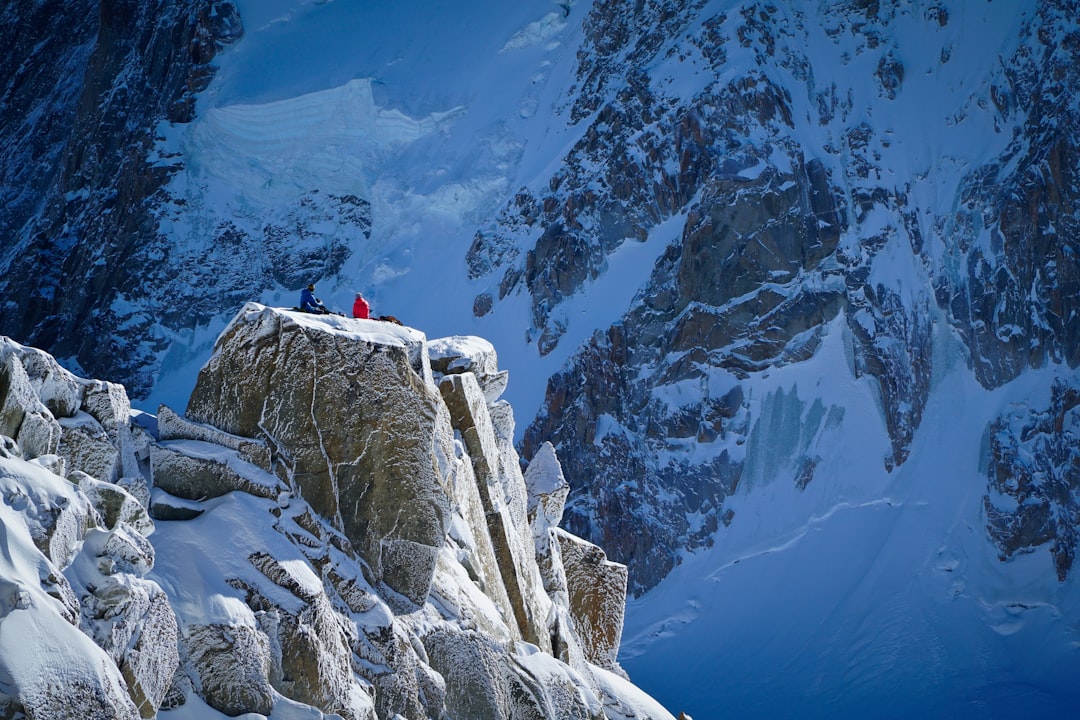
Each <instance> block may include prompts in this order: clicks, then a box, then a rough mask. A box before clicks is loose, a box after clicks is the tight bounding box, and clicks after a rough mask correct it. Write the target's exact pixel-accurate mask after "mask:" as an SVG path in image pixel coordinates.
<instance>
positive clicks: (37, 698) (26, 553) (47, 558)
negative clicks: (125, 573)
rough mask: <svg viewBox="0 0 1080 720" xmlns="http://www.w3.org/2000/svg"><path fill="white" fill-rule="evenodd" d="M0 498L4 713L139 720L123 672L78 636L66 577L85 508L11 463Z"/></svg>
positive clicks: (26, 466)
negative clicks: (65, 569)
mask: <svg viewBox="0 0 1080 720" xmlns="http://www.w3.org/2000/svg"><path fill="white" fill-rule="evenodd" d="M0 493H2V496H3V502H0V547H3V548H4V552H3V553H2V557H0V670H2V672H0V675H2V685H3V688H2V690H3V699H0V709H3V711H4V712H5V713H6V716H8V717H24V716H25V717H29V718H56V719H57V720H76V718H89V717H102V718H117V719H121V720H135V718H138V717H139V713H138V711H137V710H136V707H135V705H134V704H133V702H132V700H131V698H130V697H129V696H128V693H127V691H126V686H125V681H124V680H123V678H122V676H121V671H120V670H119V668H118V667H117V665H116V664H115V662H114V661H113V660H112V659H111V658H110V657H109V656H108V655H107V654H106V652H105V651H104V650H103V649H102V648H100V647H98V646H97V645H95V644H94V642H93V641H92V640H91V638H90V637H88V636H87V635H85V634H83V632H82V631H80V629H79V627H80V623H79V612H80V602H79V601H78V600H77V599H76V597H75V592H74V591H73V589H72V586H71V585H70V584H69V583H68V580H67V578H65V576H64V575H63V574H62V569H64V568H69V572H70V567H71V564H72V561H73V560H75V558H76V556H77V555H79V554H80V553H79V549H80V547H81V545H82V540H83V537H84V533H85V531H86V526H87V521H88V518H89V517H90V515H89V512H90V510H91V508H90V504H89V502H88V501H87V500H86V498H85V497H84V496H82V495H81V493H80V492H79V490H78V489H77V488H76V487H75V486H73V485H71V484H70V483H68V482H67V481H66V480H64V479H63V478H60V477H57V476H56V475H54V474H52V473H51V472H49V471H47V470H46V469H44V468H42V467H41V466H39V465H37V464H34V463H29V462H25V461H23V460H20V459H18V458H11V457H7V458H0ZM85 562H90V563H92V562H93V561H92V559H91V558H89V557H87V558H86V560H85ZM82 564H84V561H83V560H79V561H77V562H76V563H75V565H82Z"/></svg>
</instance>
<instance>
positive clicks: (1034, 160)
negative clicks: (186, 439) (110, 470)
mask: <svg viewBox="0 0 1080 720" xmlns="http://www.w3.org/2000/svg"><path fill="white" fill-rule="evenodd" d="M53 5H54V4H49V3H31V2H22V3H16V4H14V5H11V6H10V7H9V8H7V9H6V10H5V11H4V13H5V20H9V22H6V23H5V24H4V29H3V30H0V32H2V33H6V35H4V36H2V37H3V39H4V40H5V41H6V42H8V46H10V47H15V48H18V52H16V53H12V54H11V55H10V56H9V57H8V58H6V59H5V60H3V62H5V63H7V65H6V66H5V70H7V72H6V73H5V77H7V78H8V80H7V84H6V86H5V90H4V92H3V96H2V97H3V112H2V113H0V123H2V124H0V136H2V137H3V138H4V144H3V147H2V148H0V168H2V172H0V184H2V187H3V192H4V197H5V199H6V200H7V199H8V198H10V201H7V202H5V203H4V207H3V208H0V234H2V235H3V237H4V238H5V244H4V246H3V250H2V252H3V254H2V255H0V267H3V268H4V274H3V277H2V279H0V288H2V290H3V295H4V302H5V304H4V305H3V311H2V312H3V315H2V317H0V332H3V333H7V334H10V335H12V336H14V337H15V338H16V339H18V340H20V341H22V342H26V343H30V344H35V345H40V346H42V347H45V348H47V349H49V350H50V351H52V352H54V353H55V354H57V355H58V356H59V357H60V358H61V359H62V360H63V362H64V363H65V364H67V365H68V366H70V367H73V368H76V369H79V368H81V369H83V371H84V373H85V374H90V375H94V376H99V377H109V378H110V379H114V380H119V381H123V382H125V383H127V384H128V386H129V387H130V388H131V391H132V393H133V395H134V396H135V397H136V398H137V400H136V402H137V403H140V402H141V403H143V406H144V407H145V408H147V409H148V410H150V411H156V407H157V404H158V403H159V402H162V401H164V402H167V403H169V404H172V405H174V406H180V405H183V404H184V403H185V402H186V400H187V396H188V393H189V392H190V390H191V388H192V386H193V384H194V378H195V374H196V371H197V370H198V368H199V367H200V366H201V365H202V364H203V363H204V362H205V361H206V359H207V358H208V357H209V355H210V348H211V345H212V343H213V340H214V338H215V337H217V335H218V333H219V331H220V330H221V329H223V328H224V327H225V325H226V323H227V322H228V320H229V319H230V318H231V317H233V315H234V314H235V312H236V310H237V308H238V307H240V306H241V305H242V304H243V303H244V302H246V301H248V300H259V301H261V302H263V303H266V304H269V305H278V306H289V305H292V304H294V303H295V302H296V299H295V298H296V293H297V291H298V289H299V288H300V287H302V286H303V285H305V284H306V283H307V282H309V281H314V282H317V283H318V285H319V293H320V294H321V296H322V297H323V299H324V300H326V301H327V302H328V303H329V304H330V305H331V306H333V307H335V308H337V309H341V310H345V309H346V308H347V307H348V306H349V303H351V299H352V296H353V293H354V292H355V291H356V290H362V291H364V293H365V294H366V295H367V296H368V297H369V298H370V299H372V300H373V302H374V305H375V307H376V312H377V313H392V314H394V315H396V316H398V317H401V318H402V319H404V320H405V321H406V322H407V323H409V324H412V325H415V326H418V327H421V328H424V329H426V330H428V331H429V333H431V334H437V335H449V334H470V335H481V336H483V337H486V338H488V339H489V340H491V341H492V342H493V343H494V345H495V346H496V347H497V348H498V350H499V355H500V364H501V366H502V367H503V368H506V369H508V370H509V372H510V374H511V376H512V378H513V380H512V382H511V383H510V385H509V387H508V389H507V397H508V399H509V400H510V401H511V403H512V404H513V406H514V407H515V408H516V409H517V412H518V415H519V417H521V418H524V420H525V421H524V422H522V423H521V428H522V429H521V431H520V432H519V435H518V437H517V442H518V447H519V449H520V452H521V454H522V455H523V457H524V458H525V459H531V458H532V457H533V455H534V454H535V453H537V452H539V449H540V448H542V447H544V443H547V442H550V443H553V444H554V446H555V447H556V448H557V450H558V454H559V456H560V458H562V460H563V467H564V469H565V471H566V476H567V479H568V480H569V482H570V485H571V488H572V489H571V492H570V497H569V499H568V501H567V502H568V504H567V514H566V518H565V521H564V525H565V526H566V528H567V529H568V530H569V531H571V532H573V533H575V534H577V535H580V536H581V537H584V538H586V539H588V540H590V541H592V542H594V543H596V544H597V545H599V546H600V547H602V548H604V549H605V550H606V551H607V552H608V553H609V554H610V555H611V557H612V559H614V560H616V561H619V562H623V563H626V564H627V566H628V568H629V587H630V589H631V592H632V594H634V595H636V596H639V597H638V598H637V599H636V600H635V601H634V602H632V603H631V605H630V607H629V610H628V616H627V628H626V642H625V643H624V664H625V665H626V667H627V668H629V669H630V671H631V675H632V677H634V678H635V680H636V681H638V682H640V683H642V685H643V686H644V687H646V688H647V689H648V690H650V691H651V692H653V694H655V695H656V696H657V697H658V698H659V699H661V700H662V701H663V702H665V703H666V704H667V705H668V706H670V707H675V708H686V709H687V710H688V711H689V712H691V713H692V714H693V713H695V712H697V713H699V714H705V715H706V716H708V715H710V714H712V715H719V714H721V713H722V712H724V711H725V710H727V711H730V712H732V713H734V714H745V715H748V716H776V715H783V714H785V709H790V708H797V710H798V712H799V714H802V715H806V714H810V715H813V714H815V713H818V714H822V715H825V714H841V715H851V714H858V715H867V714H869V715H889V714H890V713H891V714H893V715H895V716H897V717H907V716H911V715H912V714H922V715H931V716H933V715H940V716H942V717H945V716H949V717H952V716H956V715H957V714H959V715H965V714H968V715H976V714H980V713H982V714H984V715H993V714H994V713H998V714H1000V715H1001V716H1016V715H1024V714H1025V713H1030V714H1032V715H1038V714H1039V713H1040V712H1042V713H1043V715H1044V716H1062V717H1065V716H1068V713H1069V710H1068V709H1069V708H1071V707H1075V706H1076V703H1077V702H1078V697H1077V691H1076V689H1075V688H1076V687H1077V685H1078V683H1077V682H1076V680H1077V679H1078V678H1080V656H1078V654H1077V653H1078V651H1077V647H1078V646H1077V638H1076V628H1077V627H1078V626H1080V625H1078V623H1080V617H1078V614H1080V602H1077V600H1078V598H1077V596H1076V593H1077V590H1076V579H1075V571H1074V570H1073V568H1072V565H1073V560H1074V557H1075V552H1076V544H1077V537H1078V535H1077V532H1078V531H1077V526H1078V524H1080V508H1078V501H1077V495H1078V492H1080V475H1078V474H1077V471H1076V467H1077V465H1076V463H1077V457H1078V452H1080V450H1078V441H1077V426H1078V423H1080V411H1078V410H1077V409H1076V408H1077V388H1078V387H1080V375H1078V373H1077V366H1078V364H1080V319H1078V318H1080V315H1078V313H1077V299H1078V298H1080V259H1078V255H1077V252H1078V248H1077V245H1078V240H1077V237H1078V215H1077V210H1076V208H1077V201H1078V191H1080V182H1078V180H1077V168H1078V167H1080V161H1078V152H1077V141H1076V138H1077V137H1078V136H1080V135H1078V133H1080V104H1078V100H1077V98H1078V97H1080V93H1078V88H1077V83H1078V78H1080V73H1078V72H1077V68H1078V67H1080V57H1078V55H1080V39H1078V38H1080V27H1078V25H1077V17H1078V16H1080V9H1078V8H1077V6H1076V3H1075V2H1071V1H1069V0H1045V1H1044V0H1040V1H1039V2H1028V3H1020V2H1012V3H1000V2H998V3H989V2H983V1H982V0H951V1H945V0H937V1H927V2H893V1H863V0H843V1H836V2H828V1H822V2H817V3H803V4H796V3H786V4H785V3H770V2H756V1H753V0H694V1H692V2H681V1H676V0H643V1H642V2H635V3H622V2H614V1H608V0H592V1H591V2H585V1H579V2H564V3H552V2H548V1H547V0H530V1H528V2H522V3H516V4H510V5H507V4H505V3H497V2H494V0H480V1H479V2H475V3H471V4H469V5H468V6H467V7H466V6H461V5H460V4H451V3H438V2H433V3H427V4H425V5H424V7H423V8H421V9H418V8H416V7H413V6H408V5H407V4H396V5H395V4H390V3H348V2H344V0H336V1H335V2H314V1H309V2H305V1H304V0H268V1H263V2H255V1H254V0H252V1H250V2H249V1H243V2H238V3H236V5H235V6H233V5H231V4H229V3H220V2H194V3H179V2H165V1H164V0H162V1H160V2H157V3H154V4H143V5H139V6H138V7H137V8H136V7H135V6H134V5H132V6H130V7H128V6H127V5H124V4H123V3H106V4H102V5H100V6H99V5H97V4H95V3H89V2H86V3H68V4H63V5H61V4H55V5H56V7H53ZM241 28H242V30H241ZM58 80H63V81H64V82H62V83H58ZM8 238H10V239H11V240H10V241H8ZM698 656H705V657H707V658H709V661H708V662H696V661H690V660H689V659H688V658H690V657H698ZM778 686H783V687H782V688H781V689H779V690H778ZM882 708H885V710H882Z"/></svg>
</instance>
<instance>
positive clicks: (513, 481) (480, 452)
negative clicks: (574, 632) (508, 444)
mask: <svg viewBox="0 0 1080 720" xmlns="http://www.w3.org/2000/svg"><path fill="white" fill-rule="evenodd" d="M439 388H440V390H442V393H443V398H444V399H445V401H446V404H447V406H448V407H449V408H450V415H451V418H452V422H453V425H454V429H456V430H457V431H458V432H459V433H460V434H461V437H462V440H463V441H464V443H465V447H466V449H467V451H468V453H469V457H470V459H471V460H472V466H473V472H474V473H475V477H476V482H477V487H478V488H479V490H480V500H481V502H482V504H483V508H484V513H485V515H486V519H487V526H488V533H489V535H490V536H491V541H492V544H493V547H494V550H495V554H496V557H497V559H498V563H499V569H500V571H501V573H502V579H503V584H504V585H505V587H506V590H507V593H508V594H509V597H510V603H511V606H512V607H513V610H514V617H515V619H516V622H517V626H518V630H519V631H520V632H521V635H522V637H523V638H525V639H526V640H528V641H529V642H531V643H533V644H535V645H538V646H539V647H541V648H543V649H545V650H547V651H548V652H550V651H551V638H550V635H549V633H548V632H547V624H546V623H547V617H548V611H549V609H550V605H551V600H550V598H548V596H547V595H546V594H545V593H544V592H543V585H542V581H541V579H540V577H539V571H538V569H537V568H536V562H535V554H534V552H535V551H534V550H533V547H532V534H531V532H529V534H528V543H527V544H526V542H524V537H523V532H524V531H528V524H527V521H526V519H525V509H524V504H525V502H526V500H525V486H524V480H523V479H522V478H521V471H520V469H519V468H517V467H513V468H506V467H504V465H503V457H502V456H501V454H500V453H499V449H498V447H497V446H496V443H495V434H494V432H493V430H492V427H491V419H490V417H489V416H488V411H487V404H486V402H485V399H484V396H483V394H482V392H481V391H480V387H479V385H478V384H477V382H476V378H475V376H474V375H472V373H464V374H460V375H447V376H445V377H444V378H443V380H442V382H441V383H440V384H439ZM514 471H516V474H515V472H514ZM517 485H520V488H517V487H516V486H517ZM508 489H510V491H509V492H507V490H508ZM514 498H520V501H519V502H518V503H514V502H513V499H514ZM508 500H509V502H508ZM515 505H517V506H519V507H518V513H516V514H518V515H520V518H515V512H514V510H515Z"/></svg>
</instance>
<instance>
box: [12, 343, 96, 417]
mask: <svg viewBox="0 0 1080 720" xmlns="http://www.w3.org/2000/svg"><path fill="white" fill-rule="evenodd" d="M18 354H19V359H20V360H21V361H22V365H23V368H25V370H26V374H27V376H28V377H29V378H30V383H31V385H32V386H33V387H34V390H35V391H36V393H37V396H38V399H40V400H41V402H42V403H44V405H45V407H47V408H48V409H49V412H50V413H52V415H53V417H56V418H62V417H70V416H72V415H74V414H75V413H76V412H78V410H79V407H80V406H81V405H82V399H83V394H84V392H85V388H84V387H83V385H82V383H80V382H79V379H78V378H76V377H75V376H74V375H72V374H71V373H70V372H68V371H67V370H65V369H64V368H62V367H60V364H59V363H58V362H56V359H55V358H53V356H52V355H49V354H48V353H46V352H43V351H41V350H38V349H37V348H29V347H21V348H19V350H18Z"/></svg>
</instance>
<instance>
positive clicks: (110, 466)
mask: <svg viewBox="0 0 1080 720" xmlns="http://www.w3.org/2000/svg"><path fill="white" fill-rule="evenodd" d="M57 454H59V455H60V456H61V457H63V458H64V459H65V460H66V461H67V469H68V472H76V471H78V472H84V473H86V474H87V475H90V476H91V477H95V478H97V479H98V480H104V481H105V482H112V481H113V480H116V479H117V477H118V476H119V475H120V451H119V450H118V449H117V447H116V445H115V444H113V441H112V439H110V437H109V434H108V433H107V432H106V431H105V428H103V427H102V426H101V423H99V422H98V421H97V420H95V419H94V418H93V416H91V415H90V414H89V413H86V412H83V411H79V412H76V413H75V414H74V415H73V416H71V417H65V418H61V419H60V444H59V447H58V448H57Z"/></svg>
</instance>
